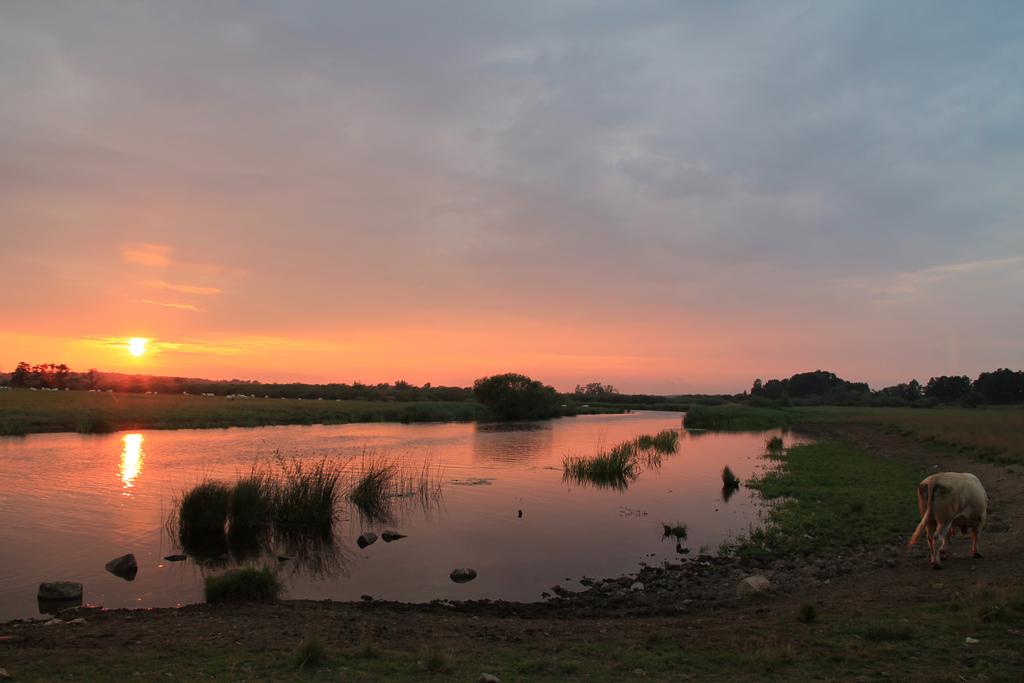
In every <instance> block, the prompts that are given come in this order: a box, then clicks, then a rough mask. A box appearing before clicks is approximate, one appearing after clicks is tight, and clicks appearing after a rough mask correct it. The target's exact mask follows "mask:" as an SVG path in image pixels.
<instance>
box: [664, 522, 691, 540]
mask: <svg viewBox="0 0 1024 683" xmlns="http://www.w3.org/2000/svg"><path fill="white" fill-rule="evenodd" d="M661 526H662V533H661V537H662V538H670V537H671V538H674V539H676V541H685V540H686V535H687V533H688V530H687V527H686V524H684V523H683V522H676V523H675V524H666V523H665V522H662V523H661Z"/></svg>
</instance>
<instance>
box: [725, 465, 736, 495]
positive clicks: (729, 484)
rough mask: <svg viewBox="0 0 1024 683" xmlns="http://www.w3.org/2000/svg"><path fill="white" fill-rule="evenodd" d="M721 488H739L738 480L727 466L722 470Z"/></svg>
mask: <svg viewBox="0 0 1024 683" xmlns="http://www.w3.org/2000/svg"><path fill="white" fill-rule="evenodd" d="M722 486H724V487H725V488H727V489H738V488H739V487H740V479H739V477H737V476H736V475H735V474H733V471H732V469H730V468H729V466H728V465H726V466H725V467H723V468H722Z"/></svg>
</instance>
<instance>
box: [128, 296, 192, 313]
mask: <svg viewBox="0 0 1024 683" xmlns="http://www.w3.org/2000/svg"><path fill="white" fill-rule="evenodd" d="M132 301H134V302H137V303H140V304H149V305H150V306H163V307H164V308H176V309H178V310H182V311H197V312H200V311H203V310H204V309H202V308H199V307H198V306H195V305H193V304H181V303H173V302H170V301H153V300H152V299H132Z"/></svg>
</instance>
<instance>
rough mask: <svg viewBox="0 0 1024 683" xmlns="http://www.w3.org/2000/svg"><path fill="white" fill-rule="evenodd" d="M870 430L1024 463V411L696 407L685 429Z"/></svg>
mask: <svg viewBox="0 0 1024 683" xmlns="http://www.w3.org/2000/svg"><path fill="white" fill-rule="evenodd" d="M797 425H799V426H804V427H812V428H826V429H827V428H828V427H829V426H830V425H871V426H881V427H883V428H886V429H889V430H892V431H895V432H898V433H899V434H901V435H903V436H908V437H912V438H914V439H917V440H918V441H921V442H925V443H929V444H934V445H937V446H942V447H944V448H951V449H953V450H956V451H959V452H961V453H964V454H967V455H970V456H971V457H973V458H976V459H978V460H984V461H987V462H994V463H998V464H1014V463H1024V408H1021V407H998V408H973V409H971V408H929V409H914V408H852V407H840V406H820V407H819V406H816V407H805V408H752V407H749V406H743V405H736V404H730V405H723V406H709V407H705V406H695V407H694V408H693V409H692V410H691V411H690V412H689V413H687V415H686V426H687V427H690V428H702V429H726V430H761V429H768V428H771V427H792V426H797Z"/></svg>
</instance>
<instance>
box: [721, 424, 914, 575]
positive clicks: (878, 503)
mask: <svg viewBox="0 0 1024 683" xmlns="http://www.w3.org/2000/svg"><path fill="white" fill-rule="evenodd" d="M776 462H777V466H776V467H775V468H774V469H771V470H769V471H768V472H766V473H765V474H763V475H762V476H760V477H758V478H755V479H754V480H752V481H750V482H748V486H750V487H751V488H755V489H757V490H759V491H760V492H761V495H762V497H764V498H765V499H766V500H768V501H770V502H771V503H772V507H771V510H770V513H769V516H768V522H767V523H766V524H765V525H763V526H761V527H759V528H756V529H754V530H753V531H751V532H750V534H749V535H748V536H747V537H745V538H744V539H743V540H742V542H741V543H740V544H739V545H738V546H737V552H739V553H740V554H741V555H742V556H744V557H786V556H791V555H804V556H806V555H814V554H820V553H827V552H832V551H840V550H854V549H861V548H866V547H871V546H877V545H878V544H885V543H887V542H897V541H903V540H905V539H906V536H907V534H908V533H909V532H910V531H912V530H913V528H914V526H915V524H916V523H917V522H918V521H919V519H918V511H917V500H916V499H915V498H914V497H913V496H909V497H908V496H907V491H914V490H915V488H916V486H917V483H918V482H919V481H920V480H921V478H922V477H923V476H924V474H925V472H924V471H923V470H922V469H921V468H919V467H915V466H913V465H908V464H905V463H902V462H898V461H895V460H891V459H883V458H878V457H877V456H874V455H872V454H870V453H868V452H866V451H864V450H862V449H860V448H858V447H856V446H854V445H852V444H848V443H845V442H841V441H823V442H819V443H815V444H808V445H802V446H796V447H793V448H791V449H789V451H788V452H787V454H786V455H785V457H783V458H781V459H779V460H777V461H776ZM855 507H856V508H857V509H859V510H860V513H859V514H856V515H851V514H850V510H852V509H854V508H855Z"/></svg>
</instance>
